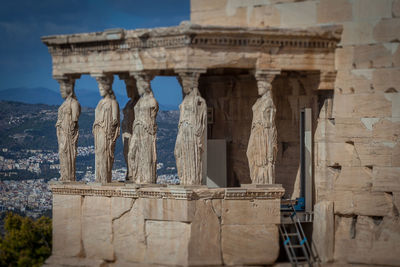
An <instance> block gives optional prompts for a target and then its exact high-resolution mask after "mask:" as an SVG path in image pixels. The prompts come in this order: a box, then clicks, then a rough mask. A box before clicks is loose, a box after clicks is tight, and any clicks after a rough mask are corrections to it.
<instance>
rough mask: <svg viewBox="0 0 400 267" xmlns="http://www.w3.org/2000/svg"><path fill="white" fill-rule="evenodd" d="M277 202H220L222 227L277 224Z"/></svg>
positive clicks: (278, 202) (278, 208)
mask: <svg viewBox="0 0 400 267" xmlns="http://www.w3.org/2000/svg"><path fill="white" fill-rule="evenodd" d="M278 214H280V201H279V200H270V201H263V200H257V199H256V200H254V201H250V200H222V224H223V225H237V224H243V225H261V224H265V223H267V224H279V223H280V217H279V216H277V215H278Z"/></svg>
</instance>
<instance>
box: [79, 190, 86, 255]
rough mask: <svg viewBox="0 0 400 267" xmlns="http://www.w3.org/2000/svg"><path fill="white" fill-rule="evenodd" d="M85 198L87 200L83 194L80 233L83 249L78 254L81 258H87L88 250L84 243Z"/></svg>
mask: <svg viewBox="0 0 400 267" xmlns="http://www.w3.org/2000/svg"><path fill="white" fill-rule="evenodd" d="M84 200H85V196H81V214H80V215H81V234H80V236H81V242H80V243H81V249H80V251H79V254H78V257H81V258H85V257H86V251H85V246H84V243H83V229H82V228H83V223H82V220H83V215H84V214H83V204H84V203H83V202H84Z"/></svg>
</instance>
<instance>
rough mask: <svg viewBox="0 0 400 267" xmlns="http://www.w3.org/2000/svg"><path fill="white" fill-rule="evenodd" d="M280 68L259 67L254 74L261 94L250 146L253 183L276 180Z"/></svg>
mask: <svg viewBox="0 0 400 267" xmlns="http://www.w3.org/2000/svg"><path fill="white" fill-rule="evenodd" d="M279 73H280V71H275V70H257V71H256V72H255V78H256V80H257V88H258V94H259V96H260V97H259V98H258V99H257V101H256V103H255V104H254V105H253V107H252V110H253V120H252V124H251V133H250V139H249V143H248V146H247V153H246V154H247V159H248V162H249V168H250V178H251V181H252V183H253V184H274V183H275V163H276V157H277V151H278V137H277V130H276V122H275V116H276V107H275V103H274V99H273V90H272V85H271V83H272V81H273V80H274V78H275V76H276V75H278V74H279Z"/></svg>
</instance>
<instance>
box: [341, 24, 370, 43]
mask: <svg viewBox="0 0 400 267" xmlns="http://www.w3.org/2000/svg"><path fill="white" fill-rule="evenodd" d="M376 23H377V22H376V20H362V21H358V22H357V23H354V22H352V21H349V22H344V23H343V24H342V25H343V33H342V39H341V44H342V45H343V46H347V45H360V44H373V43H376V41H375V39H374V37H375V36H374V27H375V25H376Z"/></svg>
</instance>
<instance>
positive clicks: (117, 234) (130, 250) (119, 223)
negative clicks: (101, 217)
mask: <svg viewBox="0 0 400 267" xmlns="http://www.w3.org/2000/svg"><path fill="white" fill-rule="evenodd" d="M128 199H129V198H128ZM129 200H131V201H134V200H132V199H129ZM141 202H143V199H138V200H135V201H134V202H133V203H132V207H131V209H129V212H123V213H121V215H120V216H118V217H113V233H114V236H113V245H114V251H115V258H116V259H117V261H119V260H122V259H123V260H124V261H128V262H141V263H143V262H144V261H145V256H146V254H145V252H146V233H145V219H144V216H143V210H142V207H143V206H142V205H141V204H140V203H141ZM115 204H117V202H115Z"/></svg>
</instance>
